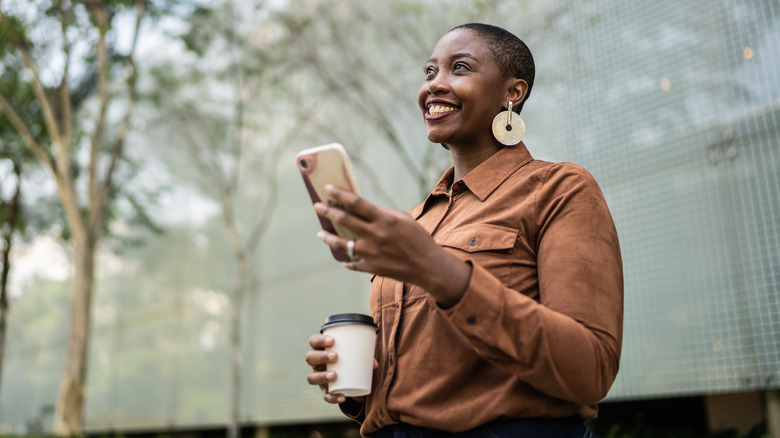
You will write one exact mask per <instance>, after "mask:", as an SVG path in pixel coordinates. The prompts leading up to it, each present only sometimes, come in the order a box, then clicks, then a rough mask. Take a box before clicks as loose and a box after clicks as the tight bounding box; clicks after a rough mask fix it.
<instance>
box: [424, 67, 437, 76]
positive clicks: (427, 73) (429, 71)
mask: <svg viewBox="0 0 780 438" xmlns="http://www.w3.org/2000/svg"><path fill="white" fill-rule="evenodd" d="M434 73H436V69H434V68H433V67H431V66H430V65H427V66H425V76H430V75H432V74H434Z"/></svg>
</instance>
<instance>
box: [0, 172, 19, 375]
mask: <svg viewBox="0 0 780 438" xmlns="http://www.w3.org/2000/svg"><path fill="white" fill-rule="evenodd" d="M14 175H16V190H15V191H14V196H13V198H12V199H11V202H10V204H9V205H8V206H7V209H6V210H7V214H6V217H5V224H4V225H5V226H4V227H3V232H2V234H3V241H2V242H1V243H2V245H3V253H2V258H3V261H2V263H3V270H2V272H0V382H2V381H3V363H4V359H5V338H6V335H5V332H6V327H7V322H6V321H7V320H8V275H9V274H10V273H11V247H12V246H13V238H14V235H15V234H16V224H17V222H18V220H19V219H18V218H19V214H20V203H21V202H20V201H21V197H22V166H21V164H19V162H17V161H16V160H15V161H14Z"/></svg>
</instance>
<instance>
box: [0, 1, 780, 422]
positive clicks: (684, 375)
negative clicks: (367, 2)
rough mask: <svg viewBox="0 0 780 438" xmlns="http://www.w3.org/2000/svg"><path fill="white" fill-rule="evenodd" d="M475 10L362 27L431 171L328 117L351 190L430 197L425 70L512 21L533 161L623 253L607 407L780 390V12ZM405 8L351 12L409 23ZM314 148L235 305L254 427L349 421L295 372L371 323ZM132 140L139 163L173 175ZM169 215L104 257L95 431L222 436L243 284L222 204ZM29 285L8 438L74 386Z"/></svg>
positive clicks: (47, 416)
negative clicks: (315, 196) (343, 261)
mask: <svg viewBox="0 0 780 438" xmlns="http://www.w3.org/2000/svg"><path fill="white" fill-rule="evenodd" d="M335 3H337V4H340V5H342V6H344V5H345V4H346V5H347V6H345V8H344V12H343V13H344V14H345V16H346V17H347V18H349V17H350V14H351V13H356V12H354V11H352V10H351V9H350V6H349V5H350V3H349V2H335ZM356 3H357V2H356ZM480 3H481V2H473V1H471V2H456V1H452V2H447V1H441V2H434V3H433V4H434V5H437V7H438V8H440V9H437V7H435V6H428V7H425V8H423V7H421V9H420V10H418V11H414V12H415V13H416V14H417V15H415V17H416V19H418V20H420V22H419V23H425V24H426V26H427V27H428V28H429V30H428V31H427V32H430V33H427V34H424V33H418V34H414V35H416V36H417V37H419V38H418V39H416V40H413V41H412V42H411V44H412V46H409V45H408V44H409V43H408V42H404V41H400V40H399V38H398V37H397V35H396V33H397V32H398V31H399V29H401V30H402V31H403V30H405V29H407V28H409V29H411V27H412V25H413V24H414V23H410V24H408V27H405V25H402V24H400V23H402V21H399V22H398V23H399V24H397V26H395V27H393V26H392V25H390V24H388V25H386V26H377V25H374V26H373V27H370V26H369V27H366V25H365V24H361V23H360V21H361V20H363V21H366V18H365V16H358V15H355V17H356V18H355V20H354V21H353V22H354V23H355V24H354V26H355V29H356V30H355V31H356V32H358V31H359V30H360V29H363V31H364V32H366V33H365V34H364V35H362V36H364V37H366V41H367V42H366V44H367V45H369V46H370V45H373V47H375V48H376V47H385V48H386V49H387V50H391V54H392V55H393V56H387V58H392V59H387V62H388V63H389V64H390V63H391V64H392V66H393V68H395V69H398V70H400V72H393V73H391V76H393V75H395V76H394V79H395V80H394V83H395V84H396V85H398V86H399V88H402V86H403V88H404V89H406V90H408V96H403V97H396V98H393V97H392V96H388V97H387V99H386V100H383V101H382V103H381V104H382V105H386V106H387V108H388V109H389V111H388V112H389V114H391V116H390V117H391V120H390V122H391V124H392V125H393V126H395V127H397V128H398V132H399V133H400V134H399V136H400V137H399V138H400V140H401V142H403V143H404V144H406V145H408V147H409V149H408V150H407V151H406V153H407V154H408V155H409V156H410V157H412V158H413V159H414V160H418V162H419V160H422V159H423V158H425V157H428V156H430V154H431V153H435V154H436V158H434V159H433V160H432V161H431V162H430V163H431V164H430V166H429V167H430V169H428V170H426V171H425V172H427V173H425V174H426V175H427V176H426V178H427V180H426V182H425V184H427V187H421V185H420V184H419V183H417V182H415V181H414V180H413V178H411V177H410V176H409V174H408V170H405V169H404V166H405V165H404V161H403V160H401V159H399V158H398V154H397V153H396V152H394V151H393V150H392V148H390V147H388V146H387V143H386V140H384V139H383V137H381V136H377V135H376V133H375V132H374V131H372V129H373V128H372V127H371V126H370V124H365V123H362V122H361V121H360V114H357V113H358V111H356V110H354V109H353V110H352V111H353V113H351V114H348V113H346V111H347V110H344V111H345V112H338V111H339V110H338V108H336V109H332V108H329V110H331V111H332V113H333V114H343V115H344V117H343V118H344V119H346V120H340V121H339V120H337V119H338V117H336V118H335V119H334V120H335V121H334V122H333V123H334V126H337V127H338V130H339V131H340V132H341V133H342V135H343V137H342V138H339V140H343V141H344V143H345V145H346V146H347V148H348V149H350V146H351V145H352V147H353V148H354V147H357V146H354V145H358V144H359V145H361V146H360V147H361V148H362V149H361V151H360V152H361V155H360V158H361V162H362V165H361V166H359V169H358V173H359V174H358V178H359V179H360V180H361V181H372V182H374V183H375V184H374V185H370V184H367V185H366V190H364V192H366V195H367V197H369V198H370V199H374V200H384V199H391V200H392V202H393V203H394V205H392V206H393V207H396V208H402V209H408V208H411V207H412V206H414V205H415V204H416V203H417V202H419V201H421V200H422V196H423V194H424V192H425V190H426V189H427V188H430V187H432V186H433V183H434V182H435V180H436V179H437V178H438V176H439V174H440V173H441V172H442V171H443V170H444V169H445V168H446V167H447V166H448V164H447V159H448V155H447V153H446V151H444V150H442V149H441V148H440V147H438V146H436V145H430V144H428V143H427V142H426V141H425V136H424V130H423V127H422V122H421V120H419V115H418V109H417V108H416V103H415V91H416V90H417V87H418V85H419V83H420V82H421V80H422V74H421V73H420V72H421V70H422V66H423V64H424V62H425V59H426V58H427V54H428V53H430V50H431V48H432V47H433V45H434V44H435V42H436V39H437V38H438V36H439V35H440V34H442V33H443V32H445V31H446V30H447V29H449V28H450V27H452V25H455V24H459V23H460V22H465V21H490V22H492V23H495V24H498V25H501V26H502V27H505V28H507V29H509V30H511V31H513V32H514V33H516V34H517V35H518V36H520V37H521V38H523V39H524V40H525V41H526V42H527V43H528V45H529V46H530V48H531V50H532V51H533V52H534V56H535V59H536V64H537V79H536V82H535V85H534V89H533V93H532V95H531V98H530V99H529V101H528V103H527V104H526V106H525V108H524V111H523V117H524V120H525V122H526V125H527V127H528V131H527V136H526V139H525V142H526V144H527V145H528V148H529V150H530V151H531V153H532V154H533V155H534V156H535V157H536V158H540V159H547V160H552V161H571V162H576V163H578V164H581V165H583V166H585V167H586V168H587V169H588V170H590V171H591V173H593V175H594V176H595V177H596V179H597V180H598V181H599V183H600V184H601V187H602V189H603V191H604V193H605V195H606V198H607V202H608V203H609V205H610V208H611V211H612V213H613V216H614V219H615V223H616V226H617V229H618V233H619V236H620V239H621V246H622V252H623V259H624V270H625V271H624V272H625V280H626V287H625V324H624V330H625V331H624V345H623V356H622V362H621V369H620V373H619V375H618V378H617V381H616V382H615V384H614V386H613V388H612V390H611V391H610V393H609V395H608V397H607V401H621V400H639V399H646V398H658V397H672V396H682V395H702V394H712V393H728V392H745V391H763V390H770V389H778V388H780V73H778V72H780V3H779V2H778V1H776V0H760V1H740V0H690V1H685V2H679V1H671V0H659V1H656V2H642V1H637V0H631V1H623V2H617V1H610V0H589V1H582V2H574V3H572V2H565V1H555V2H547V4H546V5H545V6H531V2H529V3H524V2H510V1H507V2H495V4H494V5H492V6H489V7H485V6H484V5H483V7H482V8H481V9H480V8H479V7H477V6H473V5H478V4H480ZM392 4H393V2H387V4H386V5H383V6H373V7H372V6H369V7H366V6H362V7H360V8H362V9H360V11H363V12H364V13H369V14H370V13H371V12H372V8H375V9H376V11H374V13H376V14H390V13H399V14H403V13H410V12H403V11H401V12H399V11H395V10H393V8H392ZM466 4H468V5H472V6H471V8H467V7H466ZM388 5H391V6H388ZM407 6H408V5H407ZM354 7H355V8H358V6H354ZM459 8H460V9H459ZM534 8H537V9H534ZM539 8H541V9H539ZM441 10H446V11H449V12H447V13H445V14H441V13H440V12H441ZM366 11H367V12H366ZM452 11H457V12H452ZM448 14H449V15H448ZM402 16H403V15H402ZM529 17H531V18H530V19H529ZM358 18H359V19H358ZM418 27H419V26H418ZM365 29H369V30H365ZM405 44H406V45H405ZM417 46H419V47H418V50H417V51H414V50H408V48H409V47H417ZM392 50H396V52H392ZM418 55H419V56H418ZM371 79H372V78H368V77H366V78H365V80H366V81H367V82H369V84H370V81H371ZM303 86H305V87H309V86H313V85H306V84H304V85H303ZM388 93H389V92H388ZM322 111H325V109H324V108H323V109H322ZM331 115H332V114H331ZM327 116H328V114H324V115H321V117H324V118H327ZM339 123H342V124H343V126H342V125H339ZM323 137H324V136H319V137H318V136H317V135H315V134H310V135H309V136H308V137H307V138H306V139H304V140H299V141H298V143H296V144H295V145H294V146H295V147H293V148H292V149H291V150H290V151H289V152H288V153H287V156H286V158H285V159H283V160H282V165H280V176H279V178H280V181H281V183H280V186H279V195H280V197H279V199H280V201H279V204H278V206H277V210H276V213H275V220H274V222H273V223H272V226H271V229H270V230H269V232H268V233H267V235H266V236H265V237H264V238H263V240H262V241H261V244H260V246H259V247H258V251H257V253H256V256H255V259H254V262H253V263H254V276H253V283H252V286H251V288H250V289H251V290H250V292H249V295H248V297H247V299H246V301H245V304H244V306H243V307H242V311H243V326H242V338H243V340H244V344H243V358H244V362H243V363H244V366H243V369H242V378H241V380H242V388H243V389H242V399H241V419H242V421H243V422H246V423H252V424H268V425H273V424H290V423H300V422H318V421H335V420H339V419H342V418H343V417H342V416H341V414H340V412H339V411H338V409H337V408H335V407H334V406H330V405H327V404H326V403H323V402H322V400H321V395H320V393H319V391H318V390H317V389H316V388H312V387H310V386H309V385H308V384H307V383H306V379H305V375H306V373H307V372H308V371H307V367H306V365H305V363H304V360H303V357H304V354H305V352H306V350H307V349H308V345H307V340H308V337H309V336H310V335H311V334H312V333H315V332H317V331H319V327H320V325H321V324H322V322H324V320H325V317H326V316H327V315H329V314H332V313H340V312H345V311H346V312H366V311H367V308H368V296H367V291H368V285H369V283H368V277H367V276H365V275H363V274H355V273H352V272H348V271H346V270H343V269H341V267H340V266H338V264H336V263H334V262H333V261H332V260H331V258H330V255H329V252H328V251H327V250H326V249H325V247H324V246H322V245H321V243H320V242H319V241H317V239H316V238H315V237H314V236H315V233H316V230H317V222H316V219H315V217H314V213H313V211H312V210H311V207H310V203H309V201H308V198H307V194H306V192H305V189H304V187H303V185H302V183H301V182H300V181H299V178H298V176H297V175H296V174H295V168H294V165H293V161H292V157H293V155H294V153H295V152H296V150H293V149H297V150H300V149H303V148H304V147H308V146H312V145H315V144H318V143H327V142H330V141H331V140H333V138H323ZM136 139H137V140H138V144H137V145H136V146H135V147H136V151H141V152H136V153H143V154H148V155H149V156H158V159H159V160H161V161H165V160H172V159H173V158H171V156H167V155H166V156H163V155H160V154H158V155H155V154H156V152H155V151H154V149H153V148H150V147H148V146H146V147H147V148H148V149H144V148H145V146H143V144H141V143H143V142H142V141H140V137H136ZM432 151H433V152H432ZM285 160H286V161H285ZM168 164H169V165H173V166H175V165H181V166H186V165H187V164H186V163H185V162H183V161H182V162H174V163H172V164H171V163H168ZM247 184H248V188H247V189H246V190H245V193H247V194H246V195H245V196H246V198H244V199H243V200H244V201H245V202H244V205H245V207H244V210H245V211H243V215H244V216H243V217H245V218H247V219H246V220H247V221H250V222H251V218H252V217H253V212H252V205H255V204H253V203H252V198H251V193H252V186H251V181H250V182H249V183H247ZM377 187H382V190H381V193H380V190H378V189H376V188H377ZM166 202H169V204H167V205H165V206H163V208H162V209H161V215H163V216H165V217H170V218H169V219H167V220H168V222H166V226H167V231H166V233H164V234H163V235H160V236H156V237H154V238H152V239H150V240H149V241H148V242H146V244H145V245H143V246H142V247H138V248H130V249H127V250H125V252H123V253H122V254H121V255H117V254H106V255H104V256H103V258H102V259H101V267H102V271H103V273H102V274H101V277H100V278H99V279H98V290H97V293H96V295H95V304H94V306H93V307H94V319H93V324H92V341H91V345H90V362H89V370H88V379H87V388H86V400H87V401H86V414H85V421H86V423H85V424H86V426H87V429H88V430H91V431H122V430H139V429H166V428H183V427H210V426H215V425H220V424H224V423H225V422H226V421H227V418H228V405H229V386H230V385H229V345H228V328H229V321H228V317H229V305H230V293H231V291H232V288H233V285H234V283H233V280H234V279H235V276H236V267H235V264H234V263H232V258H231V255H230V251H229V249H228V247H227V244H226V243H225V238H224V235H223V233H222V230H221V229H220V226H219V224H220V219H219V217H218V211H217V208H216V207H215V204H214V202H213V201H209V200H208V199H207V198H205V197H204V196H203V195H201V194H199V193H198V192H196V191H195V190H194V189H193V190H185V189H181V190H180V191H177V192H176V196H171V197H169V198H167V201H166ZM166 215H167V216H166ZM25 288H26V289H25V290H24V291H23V293H22V294H20V295H19V297H17V298H16V299H15V300H14V303H13V304H14V306H13V311H12V313H11V316H10V324H9V335H8V338H7V341H6V342H7V348H6V352H5V363H4V368H3V376H2V379H3V380H2V386H1V387H0V388H1V389H2V392H1V393H0V432H5V431H14V432H24V431H35V430H48V429H49V428H50V427H51V410H52V405H53V403H54V401H55V400H56V394H57V389H58V385H59V377H60V373H61V370H62V361H63V355H64V345H65V341H64V340H65V336H66V331H65V327H66V325H65V323H64V318H65V316H64V313H66V312H63V309H66V308H67V295H68V294H67V291H68V285H67V282H66V281H65V282H60V281H51V280H49V281H45V280H39V281H35V282H31V283H29V284H27V285H26V286H25Z"/></svg>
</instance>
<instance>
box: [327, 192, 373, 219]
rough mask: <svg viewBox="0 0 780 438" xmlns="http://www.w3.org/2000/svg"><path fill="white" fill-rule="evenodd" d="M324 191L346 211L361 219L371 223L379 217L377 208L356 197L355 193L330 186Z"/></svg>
mask: <svg viewBox="0 0 780 438" xmlns="http://www.w3.org/2000/svg"><path fill="white" fill-rule="evenodd" d="M325 190H327V191H328V193H329V194H330V195H331V196H333V197H334V198H335V199H336V201H338V202H339V203H341V204H342V205H343V206H344V207H345V208H346V209H347V210H349V211H352V212H353V213H354V214H356V215H358V216H360V217H362V218H363V219H366V220H368V221H373V220H375V219H376V218H377V217H378V216H379V207H377V206H375V205H374V204H372V203H370V202H368V201H366V199H365V198H363V197H361V196H358V195H357V194H355V193H352V192H350V191H348V190H344V189H341V188H339V187H336V186H334V185H332V184H326V185H325Z"/></svg>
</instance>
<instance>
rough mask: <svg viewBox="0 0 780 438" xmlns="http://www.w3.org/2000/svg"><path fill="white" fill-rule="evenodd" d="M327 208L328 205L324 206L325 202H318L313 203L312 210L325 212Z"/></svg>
mask: <svg viewBox="0 0 780 438" xmlns="http://www.w3.org/2000/svg"><path fill="white" fill-rule="evenodd" d="M327 210H328V207H326V206H325V204H323V203H321V202H318V203H316V204H314V211H316V212H317V213H325V211H327Z"/></svg>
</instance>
